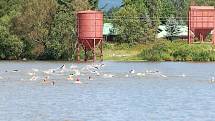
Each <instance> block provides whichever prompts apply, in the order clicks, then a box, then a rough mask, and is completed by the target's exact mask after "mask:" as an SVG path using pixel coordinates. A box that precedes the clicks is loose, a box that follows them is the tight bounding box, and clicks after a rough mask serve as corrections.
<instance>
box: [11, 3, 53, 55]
mask: <svg viewBox="0 0 215 121" xmlns="http://www.w3.org/2000/svg"><path fill="white" fill-rule="evenodd" d="M56 6H57V4H56V2H55V0H26V1H25V3H24V4H23V6H22V10H21V14H20V15H19V16H17V17H15V18H14V19H13V20H12V26H11V32H13V33H14V34H16V35H18V36H19V37H20V38H21V39H22V40H24V41H25V42H24V43H25V44H27V45H28V46H25V49H26V50H27V51H26V53H24V54H23V56H27V57H29V58H37V57H39V56H40V55H41V54H42V53H43V52H44V49H45V47H46V40H47V38H48V35H49V32H50V26H51V23H52V21H53V17H54V15H55V12H56Z"/></svg>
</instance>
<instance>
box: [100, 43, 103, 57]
mask: <svg viewBox="0 0 215 121" xmlns="http://www.w3.org/2000/svg"><path fill="white" fill-rule="evenodd" d="M100 60H101V61H103V40H101V42H100Z"/></svg>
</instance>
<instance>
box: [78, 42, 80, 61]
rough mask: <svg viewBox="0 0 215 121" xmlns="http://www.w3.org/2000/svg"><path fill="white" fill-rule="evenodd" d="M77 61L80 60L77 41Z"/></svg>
mask: <svg viewBox="0 0 215 121" xmlns="http://www.w3.org/2000/svg"><path fill="white" fill-rule="evenodd" d="M77 61H78V62H79V61H80V43H79V41H78V44H77Z"/></svg>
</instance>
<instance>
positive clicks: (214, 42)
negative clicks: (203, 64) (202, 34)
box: [212, 29, 215, 45]
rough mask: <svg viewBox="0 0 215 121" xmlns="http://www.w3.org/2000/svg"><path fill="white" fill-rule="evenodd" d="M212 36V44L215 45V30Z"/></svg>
mask: <svg viewBox="0 0 215 121" xmlns="http://www.w3.org/2000/svg"><path fill="white" fill-rule="evenodd" d="M212 34H213V35H212V44H213V45H215V29H214V30H213V33H212Z"/></svg>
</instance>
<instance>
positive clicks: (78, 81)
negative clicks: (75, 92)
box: [74, 78, 82, 84]
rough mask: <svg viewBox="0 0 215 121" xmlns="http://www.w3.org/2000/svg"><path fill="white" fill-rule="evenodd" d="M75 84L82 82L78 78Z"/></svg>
mask: <svg viewBox="0 0 215 121" xmlns="http://www.w3.org/2000/svg"><path fill="white" fill-rule="evenodd" d="M74 83H75V84H81V83H82V82H81V81H80V79H79V78H77V79H76V81H75V82H74Z"/></svg>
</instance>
